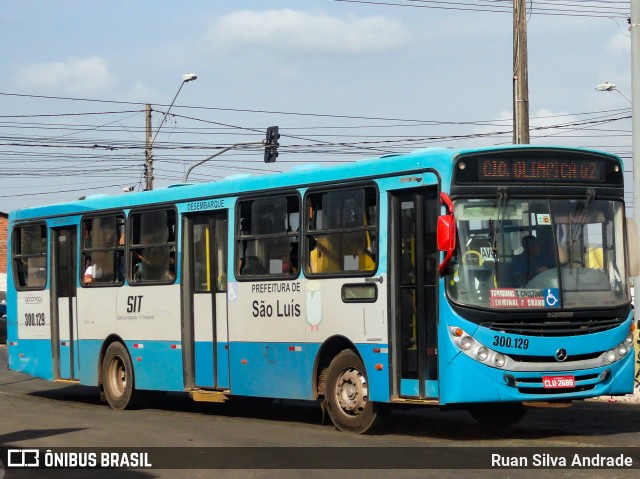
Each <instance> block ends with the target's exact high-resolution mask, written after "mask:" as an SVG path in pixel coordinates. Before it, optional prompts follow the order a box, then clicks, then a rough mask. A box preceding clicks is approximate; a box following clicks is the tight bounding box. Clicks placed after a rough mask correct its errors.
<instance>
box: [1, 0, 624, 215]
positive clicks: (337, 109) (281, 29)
mask: <svg viewBox="0 0 640 479" xmlns="http://www.w3.org/2000/svg"><path fill="white" fill-rule="evenodd" d="M372 2H373V3H377V4H372V3H357V2H352V1H347V2H339V1H331V0H298V1H291V0H289V1H270V0H264V1H242V0H238V1H233V2H231V1H204V0H202V1H198V0H191V1H189V2H169V1H162V2H159V1H150V0H137V1H91V2H86V1H75V0H67V1H64V0H61V1H56V2H46V1H28V0H20V1H17V0H4V1H3V2H2V5H3V8H2V10H1V11H0V58H1V59H2V60H1V61H0V160H1V161H2V166H3V171H4V174H2V175H0V210H1V211H9V210H12V209H15V208H23V207H28V206H32V205H40V204H46V203H55V202H61V201H68V200H73V199H76V198H78V197H79V196H82V195H88V194H97V193H107V194H121V192H122V188H123V187H125V186H130V185H131V186H135V187H136V188H139V187H140V182H141V174H142V165H143V164H144V150H143V149H144V125H145V118H144V104H145V103H150V104H152V108H153V110H154V111H153V128H154V131H155V130H156V129H157V128H158V127H159V125H160V123H159V122H160V119H161V118H162V116H163V115H162V114H163V112H165V111H166V109H167V107H168V104H169V103H170V102H171V99H172V98H173V96H174V95H175V93H176V91H177V89H178V87H179V86H180V82H181V77H182V74H184V73H187V72H195V73H197V74H198V79H197V80H196V81H195V82H191V83H188V84H185V85H184V88H183V89H182V91H181V92H180V95H179V97H178V99H177V100H176V104H175V105H174V107H173V109H172V110H171V113H172V114H174V115H175V116H170V117H169V118H168V119H167V121H166V122H165V123H164V125H162V127H161V128H160V131H159V133H158V135H157V139H156V142H155V144H154V156H155V166H156V172H155V173H156V175H155V176H156V179H155V186H156V188H159V187H164V186H167V185H169V184H172V183H179V182H180V181H181V179H182V176H183V173H184V171H185V169H186V168H188V166H189V165H190V164H193V162H194V161H198V160H200V159H203V158H206V157H207V156H210V155H212V154H214V153H215V152H216V151H218V149H219V148H220V147H223V146H226V145H229V144H232V143H237V142H244V141H256V140H260V139H261V138H262V135H263V134H264V133H263V132H264V130H265V129H266V127H268V126H271V125H279V126H280V129H281V133H282V139H281V145H282V148H281V150H280V156H279V158H278V162H277V163H276V164H275V165H265V164H264V163H263V161H262V152H261V151H260V150H258V149H253V150H246V149H245V150H243V151H235V152H230V153H228V154H225V155H222V156H221V157H219V158H218V159H217V160H219V161H215V162H213V161H212V162H210V163H208V164H207V165H206V166H202V167H200V168H198V169H196V170H194V173H193V175H192V176H191V178H190V180H192V181H206V180H215V179H218V178H220V177H224V176H227V175H231V174H235V173H246V172H251V173H255V174H261V173H262V172H264V171H269V170H271V171H284V170H288V169H290V168H291V166H293V165H294V164H296V163H308V162H313V163H324V162H326V163H330V162H334V163H335V162H344V161H352V160H354V159H357V158H360V157H369V156H376V155H379V154H383V153H385V152H392V151H410V150H412V149H415V148H422V147H428V146H445V147H457V146H470V145H479V144H481V145H486V144H504V143H508V142H509V141H510V138H511V134H510V131H511V120H510V119H511V104H512V82H511V78H512V28H513V27H512V15H511V13H510V12H509V10H510V5H511V1H506V2H501V1H499V0H498V1H489V0H475V1H474V0H457V1H455V0H443V1H441V2H429V1H410V0H392V1H388V2H387V3H392V4H396V5H381V4H379V3H380V2H381V0H372ZM567 4H568V5H569V6H562V5H567ZM578 4H579V5H578ZM401 5H405V6H401ZM406 5H411V6H409V7H407V6H406ZM571 5H573V6H571ZM416 6H420V7H429V8H415V7H416ZM432 7H440V8H432ZM530 7H532V8H533V10H532V13H531V15H530V16H529V22H528V43H529V92H530V113H531V117H532V120H531V123H532V126H533V127H546V128H545V129H543V130H535V131H534V132H532V142H533V143H538V144H554V145H555V144H566V145H577V146H589V147H596V148H600V149H605V150H609V151H612V152H614V153H618V154H620V155H621V156H623V157H624V158H625V159H629V160H628V161H629V167H630V155H631V134H630V128H631V126H630V120H628V119H625V117H628V116H630V109H629V108H630V104H629V102H628V101H627V100H625V98H623V96H622V95H619V94H617V93H616V92H611V93H602V92H597V91H596V90H595V86H596V85H597V84H599V83H601V82H604V81H609V82H612V83H615V84H616V85H617V87H618V89H619V91H620V92H622V93H624V94H625V95H627V97H630V94H631V79H630V38H629V32H628V29H627V24H626V20H625V18H624V15H625V12H627V13H628V9H629V3H628V2H614V3H606V2H601V1H594V2H577V1H576V0H564V1H562V2H560V1H554V0H541V1H535V0H534V1H532V2H530ZM480 9H485V10H487V9H488V10H500V9H502V10H504V11H503V12H499V11H479V10H480ZM545 9H546V10H545ZM560 9H564V10H565V12H564V13H563V14H562V15H558V13H562V12H560ZM594 12H599V13H597V14H596V13H594ZM285 113H286V114H285ZM561 125H564V127H562V126H561ZM478 135H481V136H479V137H478ZM470 136H472V137H470Z"/></svg>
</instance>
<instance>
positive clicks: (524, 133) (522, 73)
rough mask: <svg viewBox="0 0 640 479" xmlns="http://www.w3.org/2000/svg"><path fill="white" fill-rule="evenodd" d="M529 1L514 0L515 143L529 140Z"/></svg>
mask: <svg viewBox="0 0 640 479" xmlns="http://www.w3.org/2000/svg"><path fill="white" fill-rule="evenodd" d="M526 5H527V2H526V0H513V143H516V144H519V143H530V141H529V71H528V69H527V10H526Z"/></svg>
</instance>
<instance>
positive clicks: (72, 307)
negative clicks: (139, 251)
mask: <svg viewBox="0 0 640 479" xmlns="http://www.w3.org/2000/svg"><path fill="white" fill-rule="evenodd" d="M77 234H78V233H77V229H76V227H75V226H73V227H65V228H59V229H54V230H53V256H52V260H51V272H52V273H51V280H52V281H51V309H52V333H53V334H52V341H53V344H52V351H53V356H54V358H53V359H54V364H55V368H56V370H55V372H54V377H55V378H56V379H78V373H79V371H80V361H79V351H78V316H77V308H76V284H77V283H76V282H77V278H78V273H77V271H76V270H77V265H76V264H77V261H76V254H77Z"/></svg>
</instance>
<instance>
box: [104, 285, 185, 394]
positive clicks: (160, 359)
mask: <svg viewBox="0 0 640 479" xmlns="http://www.w3.org/2000/svg"><path fill="white" fill-rule="evenodd" d="M179 304H180V285H179V284H174V285H158V286H140V287H127V286H124V287H121V288H117V295H116V316H115V317H116V325H115V332H116V333H117V335H118V336H119V337H120V338H122V339H123V340H124V341H125V345H126V346H127V349H128V350H129V355H130V357H131V362H132V364H133V372H134V377H135V387H136V388H137V389H152V390H166V391H184V380H183V372H182V334H181V329H180V328H181V326H180V325H181V321H180V309H179V308H178V305H179Z"/></svg>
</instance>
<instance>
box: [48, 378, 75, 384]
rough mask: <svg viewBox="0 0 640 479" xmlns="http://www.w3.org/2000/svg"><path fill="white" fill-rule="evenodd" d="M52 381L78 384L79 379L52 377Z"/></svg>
mask: <svg viewBox="0 0 640 479" xmlns="http://www.w3.org/2000/svg"><path fill="white" fill-rule="evenodd" d="M53 382H54V383H67V384H80V380H79V379H54V380H53Z"/></svg>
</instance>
